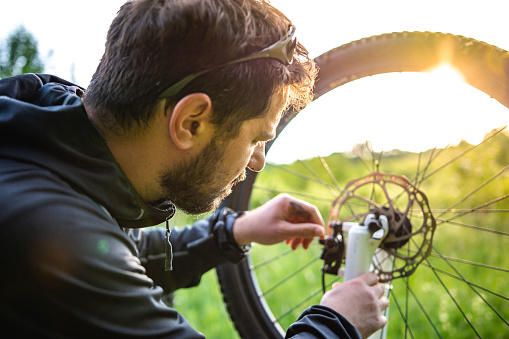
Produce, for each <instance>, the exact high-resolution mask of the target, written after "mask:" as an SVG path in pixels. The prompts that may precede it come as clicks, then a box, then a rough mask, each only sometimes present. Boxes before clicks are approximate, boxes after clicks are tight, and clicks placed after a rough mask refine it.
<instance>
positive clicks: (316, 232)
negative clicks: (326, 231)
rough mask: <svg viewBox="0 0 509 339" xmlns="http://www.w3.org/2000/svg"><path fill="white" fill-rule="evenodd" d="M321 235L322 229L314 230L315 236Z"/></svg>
mask: <svg viewBox="0 0 509 339" xmlns="http://www.w3.org/2000/svg"><path fill="white" fill-rule="evenodd" d="M322 234H323V228H321V227H317V228H315V235H322Z"/></svg>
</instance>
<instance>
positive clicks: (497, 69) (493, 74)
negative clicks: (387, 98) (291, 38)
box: [217, 32, 509, 338]
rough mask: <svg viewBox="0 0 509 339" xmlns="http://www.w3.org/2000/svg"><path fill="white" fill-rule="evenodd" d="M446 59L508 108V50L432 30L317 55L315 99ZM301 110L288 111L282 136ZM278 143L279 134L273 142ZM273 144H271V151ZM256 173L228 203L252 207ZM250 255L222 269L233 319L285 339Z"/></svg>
mask: <svg viewBox="0 0 509 339" xmlns="http://www.w3.org/2000/svg"><path fill="white" fill-rule="evenodd" d="M444 46H447V50H448V53H447V55H448V60H447V62H448V63H449V64H450V65H452V66H453V67H455V68H456V69H458V70H460V71H461V72H462V73H463V76H464V81H465V82H466V83H467V84H469V85H471V86H473V87H475V88H477V89H478V90H480V91H482V92H484V93H486V94H488V95H489V96H491V97H492V98H494V99H495V100H497V101H498V102H500V103H501V104H502V105H504V106H505V107H507V108H509V53H508V52H507V51H505V50H503V49H500V48H498V47H496V46H493V45H489V44H487V43H484V42H481V41H478V40H475V39H472V38H467V37H464V36H459V35H453V34H447V33H431V32H397V33H389V34H382V35H378V36H373V37H369V38H364V39H361V40H358V41H354V42H351V43H348V44H345V45H342V46H340V47H337V48H335V49H332V50H330V51H328V52H326V53H324V54H322V55H320V56H319V57H317V58H316V59H315V61H316V63H317V64H318V66H319V75H318V80H317V83H316V87H315V98H314V100H317V99H318V98H320V97H321V96H322V95H324V94H326V93H328V92H329V91H331V90H332V89H335V88H337V87H339V86H341V85H344V84H346V83H349V82H352V81H354V80H356V79H361V78H364V77H368V76H373V75H378V74H382V73H391V72H425V71H428V70H429V69H430V68H432V67H434V66H437V65H438V64H440V63H441V62H443V61H444V60H443V53H441V52H440V51H443V48H444ZM296 114H297V112H295V111H291V112H289V113H288V114H287V115H286V116H285V117H284V118H283V119H282V121H281V123H280V125H279V126H278V130H277V134H278V135H279V133H280V132H281V131H282V130H283V129H284V128H285V127H286V126H287V125H288V124H289V122H290V121H291V120H292V119H293V118H294V117H295V115H296ZM274 141H276V142H277V138H276V139H275V140H274ZM271 145H272V143H271V144H269V145H267V151H268V149H269V148H270V146H271ZM255 179H256V173H252V172H249V173H248V177H247V179H246V180H245V181H244V182H242V183H240V184H238V185H237V186H236V187H235V188H234V190H233V193H232V194H231V195H230V196H229V197H228V198H227V199H226V200H225V201H224V203H223V205H225V206H229V207H231V208H233V209H235V210H247V209H248V208H249V207H250V206H249V202H250V198H251V193H252V189H253V185H254V182H255ZM250 266H251V263H250V258H249V257H248V258H247V259H246V260H244V261H243V262H241V263H240V264H237V265H232V264H224V265H221V266H220V267H218V268H217V275H218V279H219V282H220V286H221V291H222V294H223V297H224V301H225V303H226V305H227V309H228V311H229V314H230V316H231V319H232V321H233V322H234V324H235V327H236V329H237V331H238V333H239V335H240V337H241V338H281V337H284V330H283V329H282V328H281V327H280V326H279V325H278V323H277V322H276V321H275V319H274V316H273V315H272V313H271V311H270V309H269V308H268V306H267V305H266V303H265V301H264V299H263V298H260V297H259V294H260V293H259V287H258V282H257V280H256V277H255V276H254V275H253V273H252V271H251V270H250Z"/></svg>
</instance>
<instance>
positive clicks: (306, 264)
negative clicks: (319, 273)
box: [259, 257, 320, 297]
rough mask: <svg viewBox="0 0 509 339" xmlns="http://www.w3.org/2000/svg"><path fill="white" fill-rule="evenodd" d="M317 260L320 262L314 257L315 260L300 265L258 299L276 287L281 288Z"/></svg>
mask: <svg viewBox="0 0 509 339" xmlns="http://www.w3.org/2000/svg"><path fill="white" fill-rule="evenodd" d="M317 260H320V258H319V257H316V258H313V259H312V260H310V261H308V262H307V263H305V264H304V265H302V266H301V267H299V268H298V269H296V270H295V271H293V272H292V273H291V274H289V275H287V276H286V277H284V278H283V279H281V280H280V281H278V282H277V283H275V284H274V285H272V286H271V287H269V288H268V289H266V290H265V291H263V292H261V293H260V295H259V297H262V296H266V295H267V294H269V293H270V292H272V291H273V290H275V289H276V288H277V287H278V286H281V285H282V284H283V283H285V282H287V281H288V280H290V279H291V278H293V277H295V276H296V275H297V274H299V273H300V272H301V271H303V270H304V269H305V268H306V267H308V266H309V265H311V264H312V263H314V262H315V261H317Z"/></svg>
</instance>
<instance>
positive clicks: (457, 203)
mask: <svg viewBox="0 0 509 339" xmlns="http://www.w3.org/2000/svg"><path fill="white" fill-rule="evenodd" d="M508 169H509V165H508V166H506V167H505V168H503V169H502V170H501V171H499V172H498V173H496V174H494V175H493V176H492V177H491V178H489V179H488V180H486V181H485V182H483V183H482V184H481V185H479V186H478V187H476V188H475V189H474V190H473V191H471V192H470V193H468V194H467V195H465V196H464V197H463V198H461V199H460V200H458V201H457V202H456V203H454V204H453V205H451V206H449V208H447V209H446V210H445V211H443V212H441V213H440V214H439V215H438V216H437V218H440V217H441V216H442V215H443V214H445V213H447V212H448V211H450V210H452V209H453V207H455V206H458V205H459V204H461V203H462V202H463V201H465V200H467V199H468V198H470V197H471V196H472V195H474V194H475V193H476V192H477V191H479V190H480V189H481V188H483V187H484V186H486V185H488V184H489V183H490V182H492V181H493V180H495V179H496V178H498V177H499V176H500V175H502V174H503V173H505V172H506V171H507V170H508Z"/></svg>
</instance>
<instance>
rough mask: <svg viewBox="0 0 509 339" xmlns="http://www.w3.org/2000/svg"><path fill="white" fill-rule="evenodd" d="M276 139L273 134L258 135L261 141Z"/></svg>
mask: <svg viewBox="0 0 509 339" xmlns="http://www.w3.org/2000/svg"><path fill="white" fill-rule="evenodd" d="M275 137H276V133H273V132H264V133H262V134H260V136H259V138H260V139H262V140H272V139H274V138H275Z"/></svg>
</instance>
